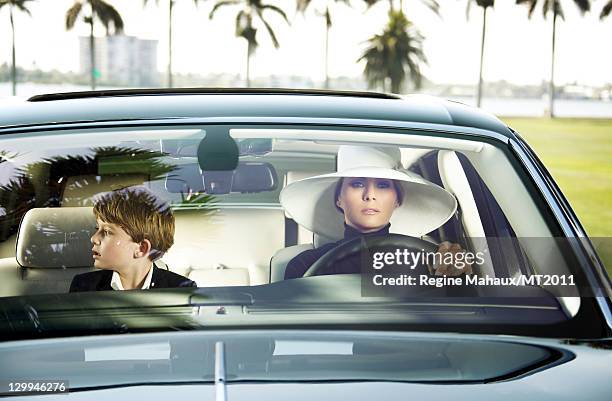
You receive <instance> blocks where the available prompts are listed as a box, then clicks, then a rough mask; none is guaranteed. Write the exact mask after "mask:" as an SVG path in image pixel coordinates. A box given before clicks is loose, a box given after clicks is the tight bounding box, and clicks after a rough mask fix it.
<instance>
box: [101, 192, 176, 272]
mask: <svg viewBox="0 0 612 401" xmlns="http://www.w3.org/2000/svg"><path fill="white" fill-rule="evenodd" d="M93 212H94V215H95V216H96V218H97V219H100V220H102V221H104V222H106V223H111V224H117V225H118V226H119V227H121V228H122V229H123V230H124V231H125V232H126V233H127V234H128V235H129V236H130V237H131V238H132V241H134V242H136V243H140V242H142V241H143V240H145V239H147V240H149V241H150V242H151V252H150V253H149V259H150V260H151V261H155V260H157V259H159V258H160V257H162V256H163V255H164V253H165V252H166V251H167V250H168V249H170V247H171V246H172V244H174V214H173V213H172V209H171V208H170V205H169V204H168V203H166V202H164V201H161V200H159V199H158V198H157V197H156V196H155V195H154V194H153V193H152V192H150V191H149V190H147V189H146V188H143V187H128V188H124V189H120V190H116V191H112V192H106V193H104V194H102V195H101V196H99V197H98V199H96V202H95V204H94V208H93Z"/></svg>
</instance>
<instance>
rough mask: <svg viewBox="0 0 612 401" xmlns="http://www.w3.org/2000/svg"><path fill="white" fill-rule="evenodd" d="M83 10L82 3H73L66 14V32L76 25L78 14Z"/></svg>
mask: <svg viewBox="0 0 612 401" xmlns="http://www.w3.org/2000/svg"><path fill="white" fill-rule="evenodd" d="M82 8H83V3H82V2H80V1H77V2H75V3H74V4H73V5H72V7H70V8H69V9H68V11H67V12H66V30H71V29H72V28H74V24H75V23H76V20H77V18H79V14H81V9H82Z"/></svg>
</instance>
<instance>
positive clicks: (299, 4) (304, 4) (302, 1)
mask: <svg viewBox="0 0 612 401" xmlns="http://www.w3.org/2000/svg"><path fill="white" fill-rule="evenodd" d="M295 3H296V4H295V9H296V10H297V11H298V12H301V13H303V12H305V11H306V9H307V8H308V6H310V4H311V3H312V0H297V1H296V2H295Z"/></svg>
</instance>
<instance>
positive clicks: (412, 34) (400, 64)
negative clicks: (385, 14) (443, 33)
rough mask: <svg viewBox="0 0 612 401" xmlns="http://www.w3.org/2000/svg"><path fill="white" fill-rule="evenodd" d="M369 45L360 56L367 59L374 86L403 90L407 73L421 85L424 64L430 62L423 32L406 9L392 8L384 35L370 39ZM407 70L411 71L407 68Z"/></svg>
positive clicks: (369, 76)
mask: <svg viewBox="0 0 612 401" xmlns="http://www.w3.org/2000/svg"><path fill="white" fill-rule="evenodd" d="M368 43H369V46H368V47H367V48H366V50H365V51H364V53H363V55H362V56H361V57H360V58H359V60H357V61H358V62H359V61H361V60H365V61H366V66H365V69H364V74H365V76H366V79H367V81H368V86H369V87H370V88H372V87H377V86H382V90H383V91H386V90H387V81H390V84H391V87H390V89H391V92H393V93H399V92H400V90H401V88H402V86H403V84H404V81H405V80H406V75H407V73H408V74H409V75H410V79H411V80H412V82H413V83H414V86H415V87H416V88H420V87H421V80H422V74H421V67H420V66H421V65H422V64H426V63H427V58H426V57H425V53H424V52H423V36H422V35H421V34H420V33H419V32H418V31H417V30H416V29H415V27H414V26H413V24H412V22H410V21H409V20H408V19H407V18H406V16H405V15H404V13H403V12H402V11H401V9H400V10H399V11H395V10H390V11H389V22H388V24H387V26H386V27H385V29H384V31H383V33H382V35H374V37H372V38H371V39H369V40H368ZM406 70H407V71H406Z"/></svg>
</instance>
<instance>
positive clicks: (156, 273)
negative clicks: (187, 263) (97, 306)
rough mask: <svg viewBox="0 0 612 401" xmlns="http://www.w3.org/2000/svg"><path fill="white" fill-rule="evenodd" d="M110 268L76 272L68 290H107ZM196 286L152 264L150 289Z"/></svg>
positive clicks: (111, 273) (109, 286)
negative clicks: (81, 272)
mask: <svg viewBox="0 0 612 401" xmlns="http://www.w3.org/2000/svg"><path fill="white" fill-rule="evenodd" d="M112 277H113V271H112V270H98V271H94V272H89V273H83V274H77V275H76V276H74V278H73V279H72V283H71V284H70V292H80V291H107V290H112V289H113V288H112V287H111V279H112ZM176 287H197V285H196V283H195V281H192V280H189V279H188V278H186V277H183V276H181V275H180V274H176V273H173V272H171V271H169V270H163V269H160V268H159V267H157V266H156V265H155V264H153V276H152V277H151V287H150V288H151V289H155V288H176Z"/></svg>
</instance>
